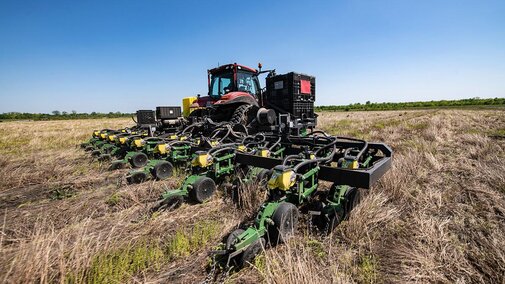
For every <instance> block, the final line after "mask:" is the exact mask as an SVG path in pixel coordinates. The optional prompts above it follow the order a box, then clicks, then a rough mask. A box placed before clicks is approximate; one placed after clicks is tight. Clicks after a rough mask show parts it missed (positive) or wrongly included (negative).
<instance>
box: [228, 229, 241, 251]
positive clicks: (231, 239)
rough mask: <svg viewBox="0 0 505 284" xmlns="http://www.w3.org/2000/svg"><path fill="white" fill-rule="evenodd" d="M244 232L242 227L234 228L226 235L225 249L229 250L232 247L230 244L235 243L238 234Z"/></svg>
mask: <svg viewBox="0 0 505 284" xmlns="http://www.w3.org/2000/svg"><path fill="white" fill-rule="evenodd" d="M243 232H245V231H244V230H242V229H236V230H235V231H233V232H231V234H230V235H228V238H227V239H226V250H229V249H231V248H232V246H233V245H234V244H235V240H236V239H237V237H238V236H240V234H242V233H243Z"/></svg>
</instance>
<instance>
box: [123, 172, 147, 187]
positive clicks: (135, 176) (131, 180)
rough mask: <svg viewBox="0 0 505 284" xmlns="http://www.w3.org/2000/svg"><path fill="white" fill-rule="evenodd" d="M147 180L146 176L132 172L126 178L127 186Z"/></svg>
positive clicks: (142, 173)
mask: <svg viewBox="0 0 505 284" xmlns="http://www.w3.org/2000/svg"><path fill="white" fill-rule="evenodd" d="M146 180H147V175H146V174H145V173H144V172H134V173H132V174H131V175H130V176H128V177H127V178H126V181H128V183H129V184H133V183H143V182H144V181H146Z"/></svg>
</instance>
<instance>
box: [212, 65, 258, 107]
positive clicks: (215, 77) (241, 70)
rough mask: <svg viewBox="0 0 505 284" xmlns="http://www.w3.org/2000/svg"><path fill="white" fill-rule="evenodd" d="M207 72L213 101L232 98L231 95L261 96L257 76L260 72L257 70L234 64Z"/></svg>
mask: <svg viewBox="0 0 505 284" xmlns="http://www.w3.org/2000/svg"><path fill="white" fill-rule="evenodd" d="M207 72H208V80H209V97H211V98H212V99H213V100H220V99H223V97H227V96H231V93H238V94H236V95H250V96H253V97H254V98H257V97H258V96H259V92H260V90H261V88H260V84H259V80H258V76H257V74H258V71H256V70H255V69H252V68H249V67H246V66H242V65H238V64H236V63H234V64H228V65H223V66H220V67H217V68H214V69H210V70H208V71H207ZM229 94H230V95H229Z"/></svg>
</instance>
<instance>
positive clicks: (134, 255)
mask: <svg viewBox="0 0 505 284" xmlns="http://www.w3.org/2000/svg"><path fill="white" fill-rule="evenodd" d="M165 260H166V256H165V254H164V252H163V249H162V248H161V247H160V245H159V244H156V243H146V242H143V243H140V244H137V245H129V246H128V247H126V248H122V249H118V250H115V251H112V252H109V253H103V254H98V255H96V256H95V257H94V258H93V260H92V262H91V267H90V269H89V270H88V271H87V272H86V273H85V277H84V279H85V280H86V281H85V282H86V283H124V282H126V280H127V279H128V277H131V276H132V275H134V274H136V273H138V272H140V271H144V270H146V269H152V270H155V271H156V270H159V269H160V267H161V264H163V263H164V262H165ZM66 282H67V283H80V282H81V280H80V277H79V275H78V274H68V275H67V278H66Z"/></svg>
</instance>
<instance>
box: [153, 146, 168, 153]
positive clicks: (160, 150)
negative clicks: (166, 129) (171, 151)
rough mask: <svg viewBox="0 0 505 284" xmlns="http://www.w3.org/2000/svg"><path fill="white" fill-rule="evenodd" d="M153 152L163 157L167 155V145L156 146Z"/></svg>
mask: <svg viewBox="0 0 505 284" xmlns="http://www.w3.org/2000/svg"><path fill="white" fill-rule="evenodd" d="M154 152H156V153H160V154H162V155H165V154H166V153H167V144H158V145H156V147H155V148H154Z"/></svg>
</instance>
